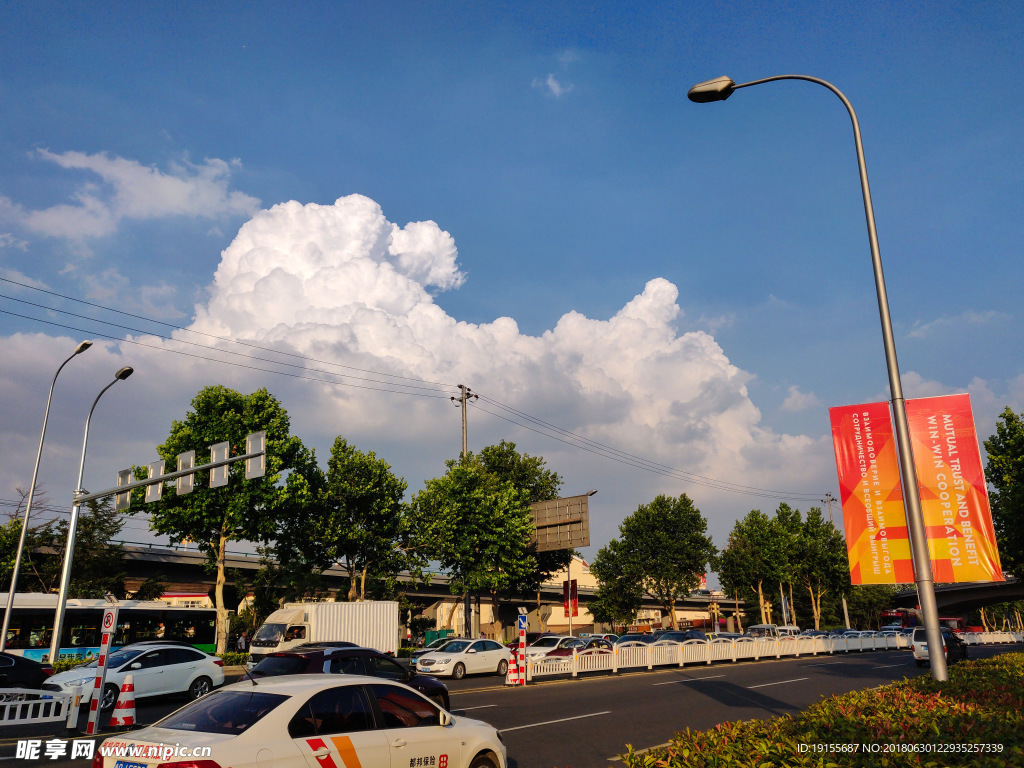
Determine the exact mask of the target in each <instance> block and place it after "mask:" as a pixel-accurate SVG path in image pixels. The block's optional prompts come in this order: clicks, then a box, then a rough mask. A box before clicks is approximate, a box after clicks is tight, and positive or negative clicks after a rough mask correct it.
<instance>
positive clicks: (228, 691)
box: [93, 675, 508, 768]
mask: <svg viewBox="0 0 1024 768" xmlns="http://www.w3.org/2000/svg"><path fill="white" fill-rule="evenodd" d="M175 750H176V751H175ZM96 754H97V757H96V759H95V760H94V762H93V766H95V768H115V766H117V765H121V766H133V768H155V766H158V765H160V764H167V763H171V764H174V765H193V764H194V765H203V766H209V767H210V768H213V766H232V768H258V767H259V766H262V767H264V768H265V767H266V766H274V768H346V766H347V767H348V768H353V767H354V766H359V765H362V766H364V768H371V767H372V768H377V767H378V766H380V767H386V766H403V767H404V766H407V765H415V766H433V767H434V768H507V766H508V755H507V753H506V750H505V745H504V744H502V742H501V739H500V738H499V736H498V732H497V731H496V730H495V729H494V728H492V727H491V726H489V725H488V724H487V723H483V722H481V721H479V720H471V719H470V718H468V717H454V716H453V715H451V714H450V713H448V712H446V711H445V710H443V709H440V708H439V707H438V706H437V705H436V704H434V703H433V702H432V701H430V700H429V699H427V698H425V697H424V696H422V695H421V694H420V693H418V692H417V691H414V690H412V689H411V688H409V687H407V686H404V685H401V684H399V683H393V682H388V681H385V680H382V679H380V678H378V677H364V676H357V675H341V676H339V675H282V676H280V677H268V678H263V679H261V680H260V681H259V684H258V685H257V684H254V683H253V682H252V681H249V680H246V681H244V682H240V683H235V684H234V685H229V686H226V687H225V688H222V689H221V690H219V691H215V692H214V693H211V694H210V695H209V696H205V697H203V698H202V699H200V700H198V701H194V702H192V703H191V704H189V705H187V706H185V707H182V708H181V709H179V710H178V711H177V712H175V713H174V714H172V715H169V716H168V717H165V718H164V719H163V720H161V721H159V722H158V723H156V724H155V725H152V726H150V727H148V728H144V729H142V730H140V731H133V732H131V733H128V734H122V735H120V736H115V737H112V738H110V739H107V740H106V741H104V742H103V743H102V744H101V745H100V746H99V748H98V749H97V751H96Z"/></svg>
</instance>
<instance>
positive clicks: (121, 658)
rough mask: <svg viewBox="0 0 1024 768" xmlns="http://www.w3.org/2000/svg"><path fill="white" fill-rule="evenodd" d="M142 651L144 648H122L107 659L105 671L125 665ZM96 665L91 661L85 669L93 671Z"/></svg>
mask: <svg viewBox="0 0 1024 768" xmlns="http://www.w3.org/2000/svg"><path fill="white" fill-rule="evenodd" d="M144 650H145V649H144V648H122V649H121V650H120V651H115V652H114V653H112V654H110V655H109V656H108V657H107V669H116V668H117V667H120V666H121V665H122V664H127V663H128V662H129V661H131V660H132V659H134V658H135V657H136V656H138V655H139V654H140V653H142V652H143V651H144ZM96 663H97V662H96V661H95V660H94V661H91V662H89V663H88V664H86V665H85V667H86V668H92V669H95V668H96Z"/></svg>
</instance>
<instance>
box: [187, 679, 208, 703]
mask: <svg viewBox="0 0 1024 768" xmlns="http://www.w3.org/2000/svg"><path fill="white" fill-rule="evenodd" d="M212 689H213V681H212V680H210V678H208V677H197V678H196V679H195V680H193V681H192V685H190V686H189V687H188V697H189V698H190V699H198V698H199V697H200V696H205V695H206V694H208V693H209V692H210V691H211V690H212Z"/></svg>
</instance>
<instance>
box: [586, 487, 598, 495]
mask: <svg viewBox="0 0 1024 768" xmlns="http://www.w3.org/2000/svg"><path fill="white" fill-rule="evenodd" d="M595 493H597V488H594V489H593V490H590V491H587V496H593V495H594V494H595Z"/></svg>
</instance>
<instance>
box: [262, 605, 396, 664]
mask: <svg viewBox="0 0 1024 768" xmlns="http://www.w3.org/2000/svg"><path fill="white" fill-rule="evenodd" d="M342 640H345V641H348V642H350V643H355V644H356V645H358V646H361V647H363V648H374V649H376V650H378V651H380V652H381V653H388V654H391V655H394V654H395V653H396V652H397V651H398V603H397V602H395V601H394V600H372V601H370V600H368V601H364V602H356V603H286V604H285V606H284V608H281V609H279V610H276V611H274V612H273V613H272V614H270V615H269V616H268V617H267V618H266V620H265V621H264V622H263V626H261V627H260V628H259V630H258V631H257V632H256V634H255V635H253V638H252V642H250V643H249V665H248V666H249V667H250V668H251V667H253V666H255V665H256V664H257V663H258V662H259V660H260V659H261V658H263V656H264V655H266V654H268V653H273V652H274V651H286V650H288V649H290V648H294V647H296V646H298V645H302V644H303V643H324V642H338V641H342Z"/></svg>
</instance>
